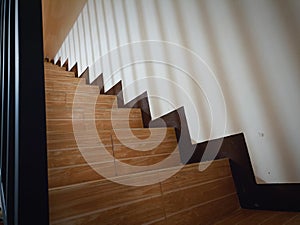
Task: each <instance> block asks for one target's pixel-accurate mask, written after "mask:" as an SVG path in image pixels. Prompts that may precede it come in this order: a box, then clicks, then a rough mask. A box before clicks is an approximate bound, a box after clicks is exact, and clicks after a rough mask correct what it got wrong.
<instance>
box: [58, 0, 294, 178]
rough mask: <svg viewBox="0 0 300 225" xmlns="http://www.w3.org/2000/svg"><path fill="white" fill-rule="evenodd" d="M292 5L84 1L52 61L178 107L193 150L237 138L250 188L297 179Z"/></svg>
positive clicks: (128, 93) (227, 0)
mask: <svg viewBox="0 0 300 225" xmlns="http://www.w3.org/2000/svg"><path fill="white" fill-rule="evenodd" d="M298 12H300V1H297V0H286V1H281V0H273V1H271V0H265V1H261V0H251V1H249V0H240V1H234V0H224V1H219V0H207V1H202V0H184V1H183V0H126V1H124V0H123V1H122V0H89V1H88V3H87V5H86V6H85V8H84V9H83V11H82V13H81V15H80V16H79V18H78V20H77V22H76V23H75V25H74V27H73V29H72V30H71V32H70V33H69V36H68V37H67V38H66V40H65V42H64V43H63V45H62V47H61V49H60V50H59V52H58V53H57V55H56V57H55V60H56V61H57V60H58V59H59V58H61V60H62V62H64V61H65V60H66V59H67V58H68V60H69V66H70V67H72V66H73V65H74V64H75V62H77V63H78V69H79V73H81V72H83V71H84V70H85V69H86V67H87V66H89V67H90V79H91V80H92V81H93V80H94V79H95V78H96V77H97V75H99V74H100V73H102V72H103V74H104V81H105V90H108V89H109V88H110V87H112V86H113V85H114V84H115V83H117V82H118V81H119V80H122V81H123V86H124V87H125V88H124V89H125V90H124V93H123V94H124V98H125V101H129V100H131V99H133V98H134V97H136V96H137V95H139V94H140V93H142V92H144V91H145V90H147V91H148V94H149V95H150V107H151V113H152V117H153V118H157V117H159V116H161V115H164V114H166V113H168V112H169V111H172V110H173V109H175V108H178V107H180V106H184V107H185V111H186V115H187V120H188V126H189V129H190V133H191V136H192V139H193V141H194V142H201V141H204V140H207V139H210V138H218V137H222V136H225V135H230V134H234V133H238V132H244V133H245V136H246V139H247V144H248V148H249V150H250V157H251V161H252V164H253V167H254V170H255V175H256V176H257V180H258V181H260V182H263V181H265V182H267V183H272V182H299V181H300V163H299V160H300V138H299V134H298V131H299V130H300V119H299V115H300V101H299V99H300V47H299V46H300V45H299V40H300V14H299V13H298Z"/></svg>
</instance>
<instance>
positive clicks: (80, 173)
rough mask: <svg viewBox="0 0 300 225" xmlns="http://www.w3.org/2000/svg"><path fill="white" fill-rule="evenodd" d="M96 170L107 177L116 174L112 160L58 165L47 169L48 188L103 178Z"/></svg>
mask: <svg viewBox="0 0 300 225" xmlns="http://www.w3.org/2000/svg"><path fill="white" fill-rule="evenodd" d="M96 170H97V171H102V173H105V174H106V176H107V177H113V176H116V172H115V165H114V161H110V162H100V163H99V162H97V163H95V164H92V165H89V164H82V165H76V166H68V167H58V168H53V169H48V183H49V188H50V189H51V188H55V187H63V186H67V185H72V184H78V183H83V182H88V181H95V180H101V179H105V178H104V177H102V176H101V175H99V173H97V172H96Z"/></svg>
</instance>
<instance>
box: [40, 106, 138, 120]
mask: <svg viewBox="0 0 300 225" xmlns="http://www.w3.org/2000/svg"><path fill="white" fill-rule="evenodd" d="M46 117H47V119H96V120H98V119H99V120H112V121H114V120H128V119H129V120H132V119H135V118H136V119H141V118H142V114H141V110H140V109H125V108H122V109H116V108H113V109H103V108H98V107H93V106H91V107H86V105H79V104H78V106H77V107H76V106H74V105H73V106H70V105H68V106H65V105H55V106H53V107H47V108H46Z"/></svg>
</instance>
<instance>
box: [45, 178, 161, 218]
mask: <svg viewBox="0 0 300 225" xmlns="http://www.w3.org/2000/svg"><path fill="white" fill-rule="evenodd" d="M124 179H127V180H128V182H130V179H134V176H133V177H129V178H124ZM158 196H160V185H159V184H154V185H148V186H142V187H135V186H126V185H120V184H117V183H114V182H111V181H108V180H100V181H96V182H90V183H83V184H80V185H75V186H71V187H69V188H60V189H55V190H50V192H49V200H50V218H51V220H52V221H55V220H59V219H63V218H67V217H72V216H76V215H80V214H84V213H91V212H93V211H100V210H101V211H106V210H110V209H111V208H116V207H118V206H120V205H121V204H128V203H130V202H134V201H137V200H142V199H149V198H154V197H158ZM103 219H105V218H103Z"/></svg>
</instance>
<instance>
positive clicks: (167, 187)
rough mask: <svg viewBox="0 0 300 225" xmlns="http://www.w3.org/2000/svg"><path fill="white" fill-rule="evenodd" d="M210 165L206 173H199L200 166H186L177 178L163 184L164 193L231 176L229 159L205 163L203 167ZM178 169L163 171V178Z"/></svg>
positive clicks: (177, 174)
mask: <svg viewBox="0 0 300 225" xmlns="http://www.w3.org/2000/svg"><path fill="white" fill-rule="evenodd" d="M207 164H208V165H209V166H208V167H207V168H206V169H205V170H204V171H201V172H200V171H199V164H190V165H186V166H184V167H183V168H182V169H181V170H180V171H179V172H178V173H176V176H172V177H170V178H169V179H167V180H165V181H163V182H162V190H163V192H170V191H173V190H177V189H180V188H182V187H186V186H192V185H195V184H199V183H203V182H208V181H211V180H216V179H219V178H223V177H228V176H231V171H230V166H229V161H228V160H227V159H224V160H223V159H222V160H215V161H212V162H203V163H201V165H207ZM174 170H175V171H176V170H178V169H177V168H170V169H167V170H164V171H161V176H164V177H169V175H168V174H170V173H171V174H173V173H174Z"/></svg>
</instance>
